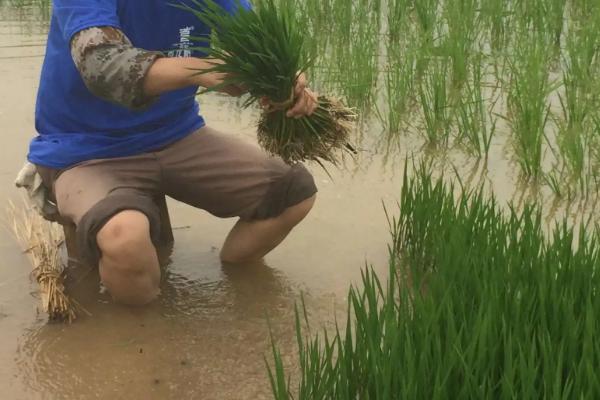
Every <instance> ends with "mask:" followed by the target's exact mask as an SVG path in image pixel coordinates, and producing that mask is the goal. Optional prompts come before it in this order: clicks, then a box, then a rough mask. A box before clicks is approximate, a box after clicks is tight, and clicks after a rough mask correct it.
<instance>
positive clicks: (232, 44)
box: [180, 0, 356, 164]
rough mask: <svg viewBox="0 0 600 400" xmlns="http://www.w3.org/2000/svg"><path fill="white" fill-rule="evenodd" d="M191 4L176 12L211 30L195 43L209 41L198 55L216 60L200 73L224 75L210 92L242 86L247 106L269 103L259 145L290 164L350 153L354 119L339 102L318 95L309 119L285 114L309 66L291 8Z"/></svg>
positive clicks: (271, 0) (267, 3)
mask: <svg viewBox="0 0 600 400" xmlns="http://www.w3.org/2000/svg"><path fill="white" fill-rule="evenodd" d="M191 4H193V5H194V6H193V7H192V6H189V5H181V6H180V8H183V9H185V10H188V11H190V12H191V13H193V14H194V15H196V17H198V18H199V19H200V20H201V21H202V22H203V23H205V24H206V25H207V26H208V27H210V28H211V30H212V31H213V35H212V38H211V39H208V38H205V37H204V38H202V37H200V38H196V40H198V41H199V42H204V43H207V45H206V46H205V47H202V48H201V49H202V51H205V52H206V53H207V54H208V55H209V56H210V57H212V58H213V59H215V60H217V61H220V63H218V62H215V63H214V66H213V67H212V68H209V69H207V70H203V71H199V72H198V73H199V74H202V73H209V72H218V73H223V74H225V75H226V76H227V78H226V79H225V81H224V82H223V83H222V84H221V85H218V86H217V87H214V88H211V89H210V90H218V89H219V88H220V87H222V86H226V85H232V84H233V85H240V86H243V87H245V88H247V89H248V92H249V94H250V97H249V99H248V100H247V101H246V102H245V106H250V105H252V104H254V103H256V102H258V101H260V100H262V99H265V98H266V99H268V100H269V102H270V104H269V106H268V107H266V108H265V109H264V110H263V113H262V115H261V117H260V121H259V123H258V141H259V144H260V145H261V146H262V147H263V148H264V149H266V150H267V151H269V152H270V153H273V154H277V155H279V156H281V157H282V158H283V159H284V160H285V161H286V162H288V163H293V162H297V161H304V160H313V161H317V162H321V160H323V161H329V162H332V163H334V164H335V163H336V162H337V155H336V154H335V152H334V151H335V150H346V151H349V152H352V150H351V149H352V147H351V146H350V145H349V143H348V140H349V135H350V132H351V129H352V123H353V122H354V120H355V118H356V115H355V113H354V111H352V110H351V109H349V108H347V107H345V106H344V105H343V104H342V103H341V102H340V101H339V100H337V99H335V98H332V97H327V96H319V98H318V103H319V104H318V108H317V110H316V111H315V112H314V113H313V114H312V115H310V116H306V117H302V118H299V119H295V118H288V117H286V115H285V114H286V111H287V109H288V108H289V107H291V106H292V105H293V104H294V100H295V98H294V87H295V84H296V80H297V76H298V75H297V74H298V72H299V71H300V72H302V71H305V70H307V69H308V68H309V67H310V66H311V65H312V60H309V59H306V56H305V54H304V52H303V45H304V39H303V36H304V35H303V33H302V32H301V31H300V30H299V29H298V26H297V25H296V19H295V12H294V10H293V8H292V5H290V6H289V7H285V6H284V5H285V4H287V3H282V4H281V7H279V8H278V7H277V5H276V4H275V2H274V0H265V1H263V2H262V3H261V4H260V6H257V7H255V8H253V9H251V10H246V9H244V8H243V7H241V6H239V7H238V10H237V12H236V13H235V14H234V15H230V14H228V13H227V12H225V10H223V9H222V8H221V7H220V6H219V5H218V4H217V3H215V2H214V1H212V0H206V1H202V2H201V1H199V0H193V1H192V3H191ZM209 44H210V46H209Z"/></svg>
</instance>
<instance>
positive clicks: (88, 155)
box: [28, 0, 249, 168]
mask: <svg viewBox="0 0 600 400" xmlns="http://www.w3.org/2000/svg"><path fill="white" fill-rule="evenodd" d="M217 2H218V3H220V4H221V6H222V7H224V8H225V9H227V10H229V11H230V12H233V11H235V10H236V9H237V5H238V4H239V3H238V0H219V1H217ZM174 3H180V0H175V1H173V0H53V14H52V21H51V24H50V32H49V35H48V44H47V49H46V58H45V60H44V65H43V68H42V75H41V80H40V87H39V90H38V97H37V105H36V113H35V126H36V130H37V132H38V134H39V135H38V136H37V137H35V138H34V139H33V140H32V141H31V144H30V147H29V155H28V158H29V161H31V162H33V163H34V164H39V165H43V166H47V167H52V168H66V167H69V166H72V165H74V164H77V163H79V162H82V161H87V160H92V159H99V158H112V157H125V156H131V155H135V154H140V153H144V152H146V151H150V150H153V149H157V148H160V147H163V146H165V145H167V144H169V143H172V142H175V141H177V140H179V139H181V138H183V137H184V136H186V135H188V134H190V133H192V132H193V131H195V130H197V129H199V128H200V127H202V126H203V125H204V120H203V118H202V117H201V116H200V115H199V106H198V103H197V102H196V100H195V93H196V91H197V90H198V88H197V87H189V88H185V89H181V90H177V91H173V92H169V93H166V94H164V95H162V96H161V97H160V99H159V100H158V101H157V102H155V103H154V104H153V105H152V106H151V107H149V108H147V109H144V110H142V111H133V110H129V109H127V108H125V107H122V106H119V105H115V104H113V103H110V102H108V101H105V100H103V99H100V98H98V97H96V96H94V95H93V94H92V93H91V92H90V91H89V90H88V89H87V87H86V86H85V84H84V82H83V80H82V78H81V76H80V74H79V72H78V71H77V69H76V68H75V64H74V62H73V60H72V58H71V51H70V41H71V38H72V37H73V35H74V34H76V33H77V32H79V31H81V30H83V29H86V28H90V27H94V26H113V27H116V28H119V29H121V30H122V31H123V32H124V34H125V35H126V36H127V37H128V38H129V39H130V40H131V42H132V43H133V45H134V46H136V47H139V48H143V49H146V50H158V51H165V52H166V53H167V54H168V55H169V56H173V57H186V56H200V57H201V56H202V54H200V53H197V52H195V51H194V50H191V49H190V48H192V47H194V46H196V45H197V44H195V43H194V42H193V40H192V38H193V37H197V36H203V35H207V34H208V33H209V29H208V28H207V27H206V26H204V25H203V24H202V23H201V22H200V21H199V20H198V19H197V18H196V17H195V16H194V15H193V14H192V13H190V12H187V11H184V10H181V9H178V8H176V7H173V6H172V4H174ZM183 3H184V4H190V5H191V4H192V2H191V1H190V0H185V1H183ZM241 3H242V4H243V5H244V6H245V7H249V4H248V3H247V1H246V0H244V1H242V2H241ZM169 49H171V51H169Z"/></svg>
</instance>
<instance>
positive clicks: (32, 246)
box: [8, 202, 80, 323]
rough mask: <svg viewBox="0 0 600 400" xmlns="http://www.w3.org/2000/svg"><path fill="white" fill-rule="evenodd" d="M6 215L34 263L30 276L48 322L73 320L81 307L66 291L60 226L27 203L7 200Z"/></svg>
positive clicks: (62, 240) (16, 236)
mask: <svg viewBox="0 0 600 400" xmlns="http://www.w3.org/2000/svg"><path fill="white" fill-rule="evenodd" d="M8 216H9V223H10V225H11V228H12V232H13V234H14V236H15V238H16V239H17V240H18V242H19V244H20V245H21V246H22V248H23V251H24V252H25V253H26V254H27V256H28V258H29V260H30V261H31V264H32V265H33V270H32V271H31V279H32V280H35V281H36V282H37V283H38V284H39V287H40V298H41V301H42V309H43V310H44V312H46V313H47V314H48V317H49V319H50V320H51V321H64V322H69V323H70V322H72V321H73V320H75V318H76V317H77V312H78V311H79V310H80V306H79V305H78V304H77V303H76V302H75V301H74V300H72V299H70V298H69V296H68V295H67V294H66V293H65V285H64V280H65V268H64V265H63V263H62V261H61V257H60V247H61V245H62V244H63V243H64V236H63V233H62V229H60V226H58V225H57V224H53V223H51V222H48V221H46V220H44V219H43V218H42V216H41V215H40V214H39V213H38V212H37V211H35V210H33V209H31V207H28V206H27V205H26V203H25V204H24V205H23V206H22V207H17V206H16V205H15V204H14V203H12V202H10V203H9V209H8Z"/></svg>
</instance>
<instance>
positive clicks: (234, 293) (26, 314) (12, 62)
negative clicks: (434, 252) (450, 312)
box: [0, 9, 577, 400]
mask: <svg viewBox="0 0 600 400" xmlns="http://www.w3.org/2000/svg"><path fill="white" fill-rule="evenodd" d="M0 11H1V9H0ZM13 17H14V15H11V16H7V15H4V16H3V15H2V13H0V94H1V95H0V131H1V136H0V149H1V150H0V156H1V158H0V188H2V197H1V199H0V200H1V203H2V204H5V203H6V202H7V200H9V199H18V197H19V193H18V191H17V190H16V189H15V188H14V187H13V184H12V182H13V179H14V176H15V174H16V172H17V171H18V169H19V168H20V166H21V165H22V163H23V161H24V158H25V154H26V151H27V145H28V142H29V140H30V138H31V137H32V136H33V135H34V121H33V111H34V105H35V94H36V88H37V84H38V77H39V72H40V67H41V62H42V57H41V55H42V54H43V52H44V47H43V43H44V40H45V38H44V34H43V33H44V28H43V27H40V26H39V25H36V24H35V23H34V24H31V23H29V24H24V23H23V22H18V21H17V20H16V19H15V18H13ZM32 26H33V27H35V29H33V28H32ZM201 104H202V109H203V114H204V115H205V117H206V118H207V120H208V123H209V124H210V125H212V126H213V127H215V128H217V129H220V130H223V131H225V132H229V133H230V134H232V135H237V136H239V137H240V138H242V139H244V140H249V141H253V140H254V136H253V129H252V124H253V121H254V115H253V114H252V112H239V111H238V108H237V107H236V105H235V104H233V102H231V101H230V100H229V99H227V98H224V97H220V96H205V97H204V98H202V99H201ZM375 126H376V125H371V126H367V127H365V129H364V136H365V138H366V139H365V141H364V144H363V145H362V148H363V151H362V152H361V155H360V157H359V159H358V160H357V161H348V163H347V165H346V168H344V169H339V170H338V169H333V168H332V169H331V170H330V172H331V174H332V175H333V179H331V178H330V177H328V176H327V174H325V173H324V172H323V171H322V170H321V169H320V168H319V167H316V166H311V170H312V172H313V173H314V175H315V177H316V180H317V183H318V186H319V199H318V202H317V204H316V206H315V209H314V211H313V212H312V213H311V214H310V216H309V217H308V218H307V219H306V220H305V221H304V222H303V224H302V225H301V226H300V227H298V228H297V229H296V230H295V231H294V232H293V234H292V235H291V236H290V237H289V239H288V240H287V241H286V242H285V243H284V244H283V245H281V246H280V247H279V248H278V249H276V250H275V251H274V252H273V253H272V254H270V255H269V256H268V257H267V259H266V264H265V265H249V266H245V267H243V268H224V267H222V266H221V264H220V262H219V259H218V253H219V248H220V246H221V243H222V240H223V238H224V237H225V235H226V233H227V232H228V230H229V229H230V228H231V226H232V225H233V223H234V221H233V220H219V219H216V218H214V217H212V216H209V215H208V214H206V213H204V212H202V211H198V210H195V209H193V208H190V207H188V206H186V205H184V204H181V203H177V202H174V201H171V202H170V203H169V209H170V211H171V217H172V222H173V225H174V227H175V231H174V234H175V246H174V248H173V250H172V253H171V255H170V257H169V259H168V260H167V261H166V262H165V264H166V265H165V269H164V273H163V275H164V276H163V283H162V295H161V297H160V299H159V300H158V301H157V302H156V303H155V304H153V305H151V306H149V307H146V308H143V309H129V308H124V307H120V306H118V305H115V304H113V303H112V302H111V301H110V299H109V297H108V296H107V295H106V294H103V293H101V292H100V287H99V283H98V277H97V273H96V272H95V271H93V270H91V271H89V270H85V269H80V270H77V271H75V272H74V274H73V276H74V277H75V279H76V280H77V284H76V285H75V286H74V296H75V298H77V299H78V300H79V301H80V302H81V303H82V305H83V306H84V307H85V308H86V309H87V310H88V311H89V312H90V313H91V316H83V317H81V318H80V319H78V320H77V322H76V323H74V324H73V325H70V326H67V325H61V324H48V323H47V322H46V318H45V316H44V315H42V314H38V311H37V307H38V299H37V298H36V296H35V290H36V287H35V285H33V284H31V283H30V281H29V279H28V273H29V271H30V270H31V266H30V265H29V263H28V261H27V259H26V258H25V256H24V255H23V254H22V253H21V251H20V248H19V246H18V245H17V243H16V242H15V241H14V240H13V238H12V236H11V235H10V233H9V232H8V231H7V230H6V229H0V256H1V257H0V259H1V261H0V335H1V336H0V338H1V339H2V340H0V390H1V392H0V398H2V399H11V400H12V399H28V400H29V399H109V398H110V399H262V398H270V396H269V393H270V391H269V385H268V380H267V375H266V370H265V365H264V356H265V355H267V357H269V355H270V353H269V348H268V346H269V339H268V335H269V329H268V325H267V320H266V315H268V316H269V318H270V321H271V322H270V323H271V327H272V329H273V332H274V335H275V337H276V338H277V339H278V340H279V341H280V343H281V344H282V346H283V348H284V353H285V354H286V359H287V360H288V362H289V361H290V360H291V359H290V357H291V355H292V354H293V353H294V347H293V335H294V332H293V304H294V302H295V301H296V300H298V299H299V295H300V293H306V296H307V297H306V298H307V303H308V307H309V310H310V313H311V315H312V318H313V319H314V320H315V323H316V324H324V325H331V324H332V323H333V320H334V315H335V310H336V309H337V310H343V305H344V304H345V297H346V293H347V290H348V287H349V285H350V284H352V283H356V282H358V281H359V279H360V270H361V268H363V267H364V266H365V263H369V264H372V265H373V266H374V267H375V269H376V270H377V271H378V272H379V273H380V274H381V276H385V274H386V272H387V255H388V253H387V243H388V241H389V233H388V227H387V222H386V217H385V213H384V210H383V207H382V202H383V203H385V204H386V205H387V206H388V208H389V210H390V211H391V213H392V214H394V213H395V212H396V206H395V201H396V199H397V198H398V197H399V192H400V185H401V178H402V173H403V171H402V168H403V165H404V158H403V157H404V156H405V155H406V154H414V155H417V156H421V155H423V154H424V152H423V150H422V149H421V148H420V147H419V146H420V144H419V142H418V141H415V140H407V141H406V143H403V146H402V152H401V154H402V155H401V157H399V158H396V159H392V160H391V161H390V162H388V163H387V164H385V165H387V166H386V167H384V166H383V165H384V163H383V159H384V156H383V155H382V154H380V152H378V151H377V150H376V149H377V146H374V145H369V143H373V142H376V141H377V137H378V135H379V134H380V128H376V127H375ZM506 147H507V144H506V136H505V135H504V136H503V135H499V136H498V138H497V139H495V141H494V143H493V148H492V152H491V155H490V160H489V163H488V170H487V173H485V174H483V175H482V174H481V170H482V169H483V168H482V167H481V166H477V165H476V164H474V163H473V162H472V161H468V160H466V159H465V158H464V156H463V155H461V154H460V153H456V154H450V155H448V157H447V158H446V160H445V164H444V168H443V169H444V170H446V171H448V172H449V173H452V172H451V171H452V169H451V168H450V165H454V166H455V167H456V168H457V170H458V171H460V174H461V176H462V179H463V181H464V182H468V181H470V180H472V181H473V182H479V181H483V182H485V183H487V186H488V187H490V188H492V189H493V190H494V192H495V193H496V195H497V196H498V198H499V201H500V202H505V201H507V200H511V199H512V200H517V201H518V200H520V199H521V198H522V197H523V190H522V189H519V188H518V186H516V185H514V184H512V182H513V181H514V179H513V178H514V172H512V171H514V169H513V168H511V166H510V163H509V162H508V161H507V160H506V158H507V157H506V155H505V149H506ZM471 172H472V173H471ZM540 201H546V200H544V197H543V196H542V197H541V198H540ZM1 207H2V206H0V214H1ZM560 210H561V211H562V212H568V213H570V214H572V215H577V212H576V210H572V209H569V208H565V207H561V208H560ZM167 256H168V254H167Z"/></svg>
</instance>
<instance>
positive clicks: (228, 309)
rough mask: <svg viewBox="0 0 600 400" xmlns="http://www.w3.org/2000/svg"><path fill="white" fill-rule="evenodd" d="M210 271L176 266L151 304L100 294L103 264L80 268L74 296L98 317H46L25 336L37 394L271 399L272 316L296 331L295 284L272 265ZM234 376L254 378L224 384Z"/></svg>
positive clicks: (20, 364)
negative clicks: (267, 358) (63, 321)
mask: <svg viewBox="0 0 600 400" xmlns="http://www.w3.org/2000/svg"><path fill="white" fill-rule="evenodd" d="M195 267H198V265H196V266H195ZM185 268H194V266H187V267H185ZM198 268H199V267H198ZM202 269H204V270H205V271H204V272H203V273H202V272H200V273H196V274H189V275H186V274H185V273H181V272H180V271H176V270H177V267H174V266H173V265H171V266H167V267H166V268H165V270H164V279H163V283H162V287H161V290H162V294H161V297H160V299H159V300H158V301H156V302H155V303H154V304H152V305H151V306H149V307H145V308H129V307H122V306H118V305H115V304H113V303H112V302H110V301H109V299H108V297H107V295H106V294H101V293H99V291H98V287H99V278H98V274H97V271H96V270H88V271H85V270H83V269H79V270H77V273H76V274H73V276H75V275H78V274H83V275H79V278H80V279H79V283H78V284H77V286H76V287H75V288H73V289H75V292H74V293H75V295H76V298H77V300H78V301H80V302H81V303H82V305H84V306H85V307H86V308H87V309H88V310H89V311H90V312H91V313H92V314H93V317H91V318H87V317H82V318H80V319H79V320H78V321H77V322H76V323H75V324H73V325H71V326H65V325H60V324H45V323H43V322H40V323H38V324H36V325H35V326H32V327H30V328H28V329H26V330H24V331H23V334H22V336H21V337H20V338H19V343H18V349H17V352H16V355H15V363H16V365H17V368H18V375H19V377H20V378H21V379H22V381H23V384H24V385H25V386H26V387H27V388H28V389H29V390H31V393H32V395H31V396H32V397H31V398H49V399H58V398H61V399H62V398H69V399H71V398H73V399H75V398H86V399H87V398H108V396H111V397H112V396H116V398H121V397H120V396H121V394H122V393H127V398H144V399H147V398H157V399H159V398H198V397H196V396H202V398H216V397H211V396H213V395H214V396H217V394H216V393H219V395H218V396H223V393H224V392H225V393H227V392H228V391H231V397H221V398H240V397H242V398H250V397H247V396H246V395H245V394H244V395H243V396H236V395H234V394H235V393H239V392H240V391H243V390H249V391H253V392H255V393H256V396H257V397H256V398H262V397H263V396H266V395H267V391H266V389H268V385H267V381H266V377H265V376H264V375H263V373H262V372H264V368H262V367H261V366H262V365H263V362H264V361H263V356H264V354H265V351H266V349H267V345H268V327H267V322H266V318H265V316H266V314H267V313H268V315H269V318H270V319H271V321H274V323H273V328H274V330H276V331H277V332H278V334H281V333H282V332H283V331H284V330H287V331H288V333H289V334H288V335H287V336H289V337H292V330H293V327H292V326H289V327H288V328H284V327H285V326H286V325H289V324H288V323H289V321H291V315H290V310H291V308H292V307H291V302H292V301H293V300H292V298H293V297H294V296H293V295H292V292H293V289H292V287H291V286H290V285H289V284H288V283H287V282H286V280H285V279H284V278H283V277H282V276H281V275H280V274H279V273H277V272H276V271H275V270H274V269H273V268H271V267H269V266H267V265H266V264H265V263H263V262H259V263H254V264H249V265H243V266H232V265H220V264H219V263H218V262H216V263H214V264H212V265H206V264H203V267H202ZM284 336H285V335H284ZM232 375H233V376H237V377H238V378H239V377H240V376H243V377H244V378H243V379H242V380H238V381H237V382H235V383H234V384H231V383H230V382H229V383H228V385H229V387H228V388H227V387H225V388H224V387H223V386H219V385H218V383H219V382H221V381H223V382H225V381H228V380H229V378H231V377H232ZM236 379H237V378H236ZM215 384H217V386H215ZM244 388H245V389H244Z"/></svg>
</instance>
